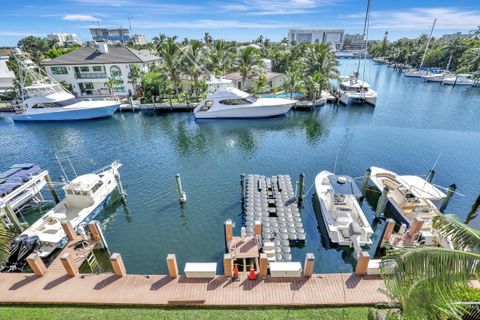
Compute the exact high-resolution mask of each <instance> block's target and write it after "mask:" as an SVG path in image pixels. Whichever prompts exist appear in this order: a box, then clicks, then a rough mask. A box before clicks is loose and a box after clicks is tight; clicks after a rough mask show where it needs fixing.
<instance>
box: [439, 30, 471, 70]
mask: <svg viewBox="0 0 480 320" xmlns="http://www.w3.org/2000/svg"><path fill="white" fill-rule="evenodd" d="M465 47H466V44H465V42H464V41H463V40H462V39H460V38H455V39H453V40H452V41H449V42H447V43H446V44H445V45H444V46H443V48H442V49H443V50H445V53H446V54H448V55H449V58H448V62H447V67H446V68H445V70H447V71H448V70H449V69H450V64H451V63H452V59H453V56H454V55H455V56H459V55H461V54H462V53H463V51H464V50H465Z"/></svg>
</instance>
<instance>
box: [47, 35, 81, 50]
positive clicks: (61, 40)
mask: <svg viewBox="0 0 480 320" xmlns="http://www.w3.org/2000/svg"><path fill="white" fill-rule="evenodd" d="M47 38H48V39H52V40H57V42H58V44H59V45H60V46H62V47H65V46H71V45H74V44H80V43H79V42H78V37H77V35H76V34H75V33H50V34H48V35H47Z"/></svg>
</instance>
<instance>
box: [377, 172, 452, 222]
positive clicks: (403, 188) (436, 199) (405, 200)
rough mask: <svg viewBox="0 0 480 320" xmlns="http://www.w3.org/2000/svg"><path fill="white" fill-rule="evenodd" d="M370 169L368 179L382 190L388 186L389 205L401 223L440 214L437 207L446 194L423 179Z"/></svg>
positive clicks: (426, 218)
mask: <svg viewBox="0 0 480 320" xmlns="http://www.w3.org/2000/svg"><path fill="white" fill-rule="evenodd" d="M370 170H371V175H370V180H371V181H372V183H373V184H374V185H375V187H376V188H377V189H378V190H380V191H383V189H384V188H385V187H386V186H387V187H388V189H389V193H388V196H387V197H388V201H389V205H390V206H391V207H392V208H393V214H394V216H395V218H396V219H397V220H398V221H400V222H401V223H405V224H406V225H407V226H408V225H410V224H411V223H412V222H413V220H414V219H415V218H416V217H419V218H421V219H423V220H431V218H432V217H433V216H434V215H436V214H440V211H439V210H438V208H439V207H440V206H441V204H442V202H443V200H444V199H445V197H446V195H445V193H443V192H442V191H440V190H439V189H438V188H437V187H435V186H434V185H432V184H431V183H429V182H428V181H426V180H425V179H423V178H421V177H418V176H412V175H405V176H401V175H398V174H396V173H394V172H392V171H389V170H386V169H382V168H378V167H371V168H370Z"/></svg>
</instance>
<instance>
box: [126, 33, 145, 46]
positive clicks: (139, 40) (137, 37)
mask: <svg viewBox="0 0 480 320" xmlns="http://www.w3.org/2000/svg"><path fill="white" fill-rule="evenodd" d="M130 41H131V42H132V44H135V45H143V44H147V38H146V37H145V36H144V35H143V34H134V35H133V36H131V37H130Z"/></svg>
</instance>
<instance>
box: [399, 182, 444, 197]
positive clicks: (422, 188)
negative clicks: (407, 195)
mask: <svg viewBox="0 0 480 320" xmlns="http://www.w3.org/2000/svg"><path fill="white" fill-rule="evenodd" d="M398 180H399V182H400V183H401V184H402V185H403V186H405V187H406V188H407V189H408V190H409V191H410V192H411V193H412V194H413V195H414V196H415V197H417V198H420V199H430V200H440V199H443V198H445V197H446V195H445V193H443V192H442V191H440V190H438V188H436V187H435V186H433V185H432V184H430V183H428V182H427V181H426V180H425V179H423V178H420V177H418V176H399V178H398Z"/></svg>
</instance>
